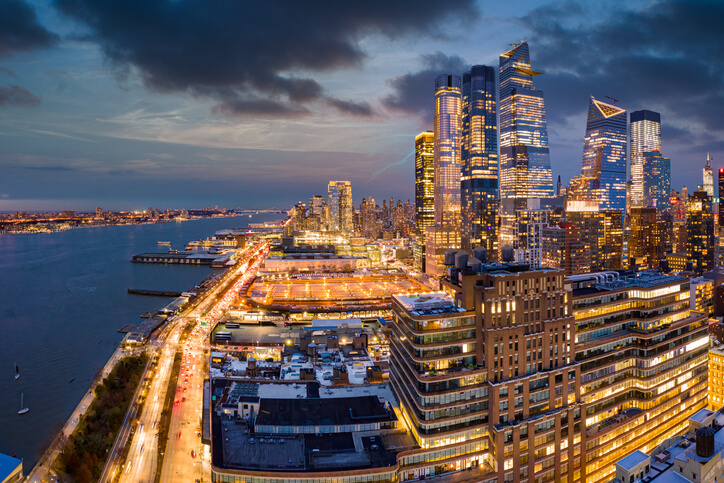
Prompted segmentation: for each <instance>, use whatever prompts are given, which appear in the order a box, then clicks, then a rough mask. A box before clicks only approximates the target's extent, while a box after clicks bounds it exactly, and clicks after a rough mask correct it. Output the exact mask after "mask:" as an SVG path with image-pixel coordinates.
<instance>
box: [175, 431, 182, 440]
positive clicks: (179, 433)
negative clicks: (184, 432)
mask: <svg viewBox="0 0 724 483" xmlns="http://www.w3.org/2000/svg"><path fill="white" fill-rule="evenodd" d="M176 439H181V431H179V432H178V436H176Z"/></svg>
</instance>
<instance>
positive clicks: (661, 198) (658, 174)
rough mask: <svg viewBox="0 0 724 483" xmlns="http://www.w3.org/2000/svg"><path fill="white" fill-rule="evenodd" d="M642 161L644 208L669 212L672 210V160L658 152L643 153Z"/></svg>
mask: <svg viewBox="0 0 724 483" xmlns="http://www.w3.org/2000/svg"><path fill="white" fill-rule="evenodd" d="M641 159H642V161H641V165H642V168H643V169H642V171H643V174H642V181H643V206H652V207H654V208H656V210H657V211H667V210H669V209H670V208H671V201H670V199H671V160H670V159H669V158H664V157H663V156H661V153H660V152H658V151H653V152H645V153H642V155H641ZM632 169H633V163H632ZM632 206H633V205H632Z"/></svg>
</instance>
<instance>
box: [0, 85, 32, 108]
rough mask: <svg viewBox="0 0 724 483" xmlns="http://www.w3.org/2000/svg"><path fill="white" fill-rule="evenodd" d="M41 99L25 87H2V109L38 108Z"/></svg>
mask: <svg viewBox="0 0 724 483" xmlns="http://www.w3.org/2000/svg"><path fill="white" fill-rule="evenodd" d="M38 105H40V98H39V97H38V96H36V95H35V94H33V93H32V92H30V91H29V90H27V89H25V88H24V87H20V86H16V85H9V86H0V107H5V106H30V107H32V106H38Z"/></svg>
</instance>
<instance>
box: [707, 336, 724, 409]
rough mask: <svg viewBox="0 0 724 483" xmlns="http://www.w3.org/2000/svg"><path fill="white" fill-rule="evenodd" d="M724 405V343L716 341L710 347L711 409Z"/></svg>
mask: <svg viewBox="0 0 724 483" xmlns="http://www.w3.org/2000/svg"><path fill="white" fill-rule="evenodd" d="M722 406H724V345H722V344H721V343H719V342H715V343H714V346H713V347H712V348H711V349H709V409H712V410H715V409H717V408H720V407H722Z"/></svg>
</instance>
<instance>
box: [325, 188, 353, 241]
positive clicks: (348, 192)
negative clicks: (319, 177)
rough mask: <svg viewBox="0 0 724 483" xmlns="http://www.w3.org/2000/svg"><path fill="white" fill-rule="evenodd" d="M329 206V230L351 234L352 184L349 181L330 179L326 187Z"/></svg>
mask: <svg viewBox="0 0 724 483" xmlns="http://www.w3.org/2000/svg"><path fill="white" fill-rule="evenodd" d="M327 194H328V201H327V205H328V206H329V230H331V231H341V232H342V233H344V234H345V235H351V234H352V232H353V230H354V227H353V225H352V212H353V211H354V205H353V204H352V184H351V183H350V182H349V181H330V182H329V185H328V187H327Z"/></svg>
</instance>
